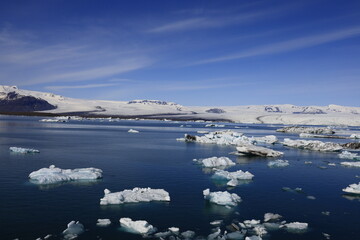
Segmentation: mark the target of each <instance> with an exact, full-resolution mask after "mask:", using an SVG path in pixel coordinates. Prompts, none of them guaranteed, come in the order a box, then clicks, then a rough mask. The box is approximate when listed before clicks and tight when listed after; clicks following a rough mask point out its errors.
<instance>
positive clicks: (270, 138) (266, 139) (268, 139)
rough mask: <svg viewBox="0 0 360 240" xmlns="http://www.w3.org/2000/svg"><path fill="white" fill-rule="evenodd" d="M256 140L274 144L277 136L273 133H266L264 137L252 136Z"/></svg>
mask: <svg viewBox="0 0 360 240" xmlns="http://www.w3.org/2000/svg"><path fill="white" fill-rule="evenodd" d="M253 139H254V140H255V141H256V142H260V143H268V144H274V143H276V142H278V138H277V137H276V136H275V135H268V136H264V137H253Z"/></svg>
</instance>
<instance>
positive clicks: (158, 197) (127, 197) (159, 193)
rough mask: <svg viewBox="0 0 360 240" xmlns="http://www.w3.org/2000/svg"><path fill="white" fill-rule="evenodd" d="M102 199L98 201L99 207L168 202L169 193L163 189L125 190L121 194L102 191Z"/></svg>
mask: <svg viewBox="0 0 360 240" xmlns="http://www.w3.org/2000/svg"><path fill="white" fill-rule="evenodd" d="M104 194H105V195H104V197H103V198H101V199H100V205H109V204H123V203H137V202H151V201H166V202H168V201H170V196H169V193H168V192H166V191H165V190H164V189H151V188H137V187H136V188H134V189H131V190H129V189H126V190H124V191H121V192H114V193H112V192H110V190H108V189H105V190H104Z"/></svg>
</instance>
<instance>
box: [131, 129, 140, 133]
mask: <svg viewBox="0 0 360 240" xmlns="http://www.w3.org/2000/svg"><path fill="white" fill-rule="evenodd" d="M128 132H129V133H139V131H138V130H134V129H129V131H128Z"/></svg>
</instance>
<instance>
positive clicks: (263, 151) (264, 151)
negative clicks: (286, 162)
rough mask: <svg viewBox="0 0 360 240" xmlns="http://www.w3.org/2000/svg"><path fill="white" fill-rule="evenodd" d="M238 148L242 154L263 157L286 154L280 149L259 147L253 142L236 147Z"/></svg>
mask: <svg viewBox="0 0 360 240" xmlns="http://www.w3.org/2000/svg"><path fill="white" fill-rule="evenodd" d="M236 150H237V151H238V152H239V153H241V154H245V155H255V156H261V157H279V156H282V155H283V154H284V153H282V152H279V151H274V150H272V149H269V148H265V147H259V146H255V145H252V144H242V145H241V146H238V147H236Z"/></svg>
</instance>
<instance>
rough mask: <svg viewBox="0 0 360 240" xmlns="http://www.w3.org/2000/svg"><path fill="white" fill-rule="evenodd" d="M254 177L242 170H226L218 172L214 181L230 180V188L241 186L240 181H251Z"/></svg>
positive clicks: (214, 176)
mask: <svg viewBox="0 0 360 240" xmlns="http://www.w3.org/2000/svg"><path fill="white" fill-rule="evenodd" d="M253 177H254V175H253V174H251V173H250V172H248V171H246V172H243V171H241V170H238V171H236V172H228V171H224V170H219V169H218V170H216V172H215V173H214V175H213V176H212V178H214V179H220V180H229V182H228V183H227V185H228V186H232V187H235V186H237V185H238V184H239V182H238V180H251V179H252V178H253Z"/></svg>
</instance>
